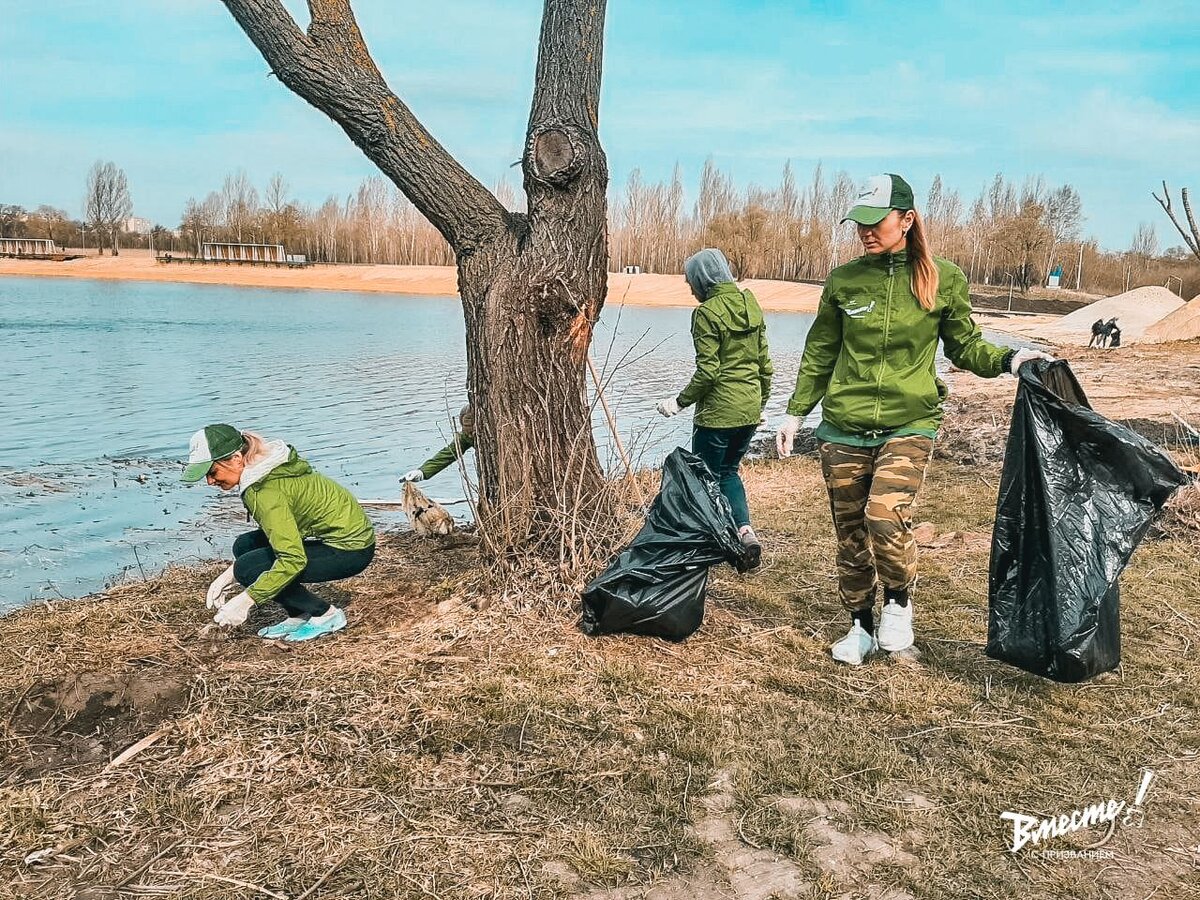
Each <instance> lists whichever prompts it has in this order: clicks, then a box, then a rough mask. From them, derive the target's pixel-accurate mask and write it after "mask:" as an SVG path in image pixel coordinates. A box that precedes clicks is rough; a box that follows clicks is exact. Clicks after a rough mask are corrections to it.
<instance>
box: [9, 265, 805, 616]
mask: <svg viewBox="0 0 1200 900" xmlns="http://www.w3.org/2000/svg"><path fill="white" fill-rule="evenodd" d="M688 317H689V311H688V310H686V309H644V308H632V307H628V308H624V309H621V308H616V307H613V308H609V309H607V310H606V311H605V313H604V316H603V319H602V321H601V323H600V325H599V327H598V329H597V331H596V340H595V344H594V347H593V354H594V356H595V358H596V362H597V365H598V366H600V367H603V366H604V365H605V361H606V359H607V360H608V364H609V365H610V366H611V365H613V364H614V363H615V362H616V361H617V360H618V359H620V358H621V357H622V356H624V355H626V354H627V353H629V354H630V358H629V361H627V363H626V364H625V365H623V366H621V367H620V368H619V369H618V371H617V373H616V375H615V377H614V378H613V381H612V385H611V388H610V389H609V391H608V393H609V401H610V404H611V405H612V407H613V409H614V411H615V413H616V415H617V416H618V418H619V420H620V422H621V427H622V430H623V431H624V433H625V438H626V440H627V442H628V443H630V444H631V445H633V446H634V447H635V452H637V453H639V454H640V455H641V458H642V460H643V461H644V462H645V463H646V464H653V463H657V462H659V461H661V459H662V458H663V456H665V454H666V453H667V452H668V451H669V450H670V448H671V447H673V446H675V445H676V444H678V443H686V442H687V440H688V434H689V427H690V416H687V415H682V416H679V417H677V418H675V419H672V420H669V421H668V420H665V419H662V418H661V417H660V416H658V415H657V414H656V413H655V412H654V401H656V400H657V399H659V398H661V397H664V396H670V395H672V394H674V393H676V392H677V391H678V390H679V389H681V388H682V387H683V385H684V384H685V383H686V379H687V378H688V376H689V375H690V372H691V352H692V350H691V342H690V339H689V337H688V321H689V319H688ZM809 321H810V317H808V316H802V315H771V316H769V327H770V332H771V338H772V347H773V351H774V357H775V362H776V366H777V369H778V371H779V372H780V376H779V385H780V389H779V390H778V391H776V392H775V397H774V400H773V403H772V406H771V408H772V410H773V411H774V412H776V413H782V411H783V406H784V405H785V403H786V397H787V394H788V391H787V390H786V389H785V382H787V381H789V380H790V379H791V378H793V377H794V375H795V371H796V366H797V365H798V363H799V356H800V351H801V349H802V347H803V343H804V336H805V334H806V333H807V330H808V323H809ZM610 345H611V351H610V349H609V348H610ZM0 383H3V385H4V391H3V396H2V399H0V611H2V610H3V609H6V608H12V607H15V606H20V605H23V604H25V603H28V602H30V601H31V600H35V599H38V598H47V597H57V596H65V597H72V596H80V595H83V594H86V593H90V592H93V591H96V590H100V589H102V588H104V587H105V586H107V585H110V584H112V583H115V582H118V581H120V580H122V579H125V578H141V577H142V573H143V572H145V573H147V574H149V573H152V572H154V571H156V570H159V569H161V568H163V567H164V566H165V565H167V564H170V563H173V562H189V561H191V562H194V561H196V560H198V559H208V558H212V557H226V556H228V552H229V544H230V541H231V539H232V537H233V536H234V535H235V534H236V533H238V532H239V531H241V530H245V529H246V528H247V527H248V526H247V525H246V522H245V516H244V511H243V510H242V507H241V503H240V501H239V500H238V499H237V497H236V496H234V495H221V494H219V493H218V492H216V491H215V490H214V489H212V488H209V487H207V486H206V485H198V486H194V487H188V486H184V485H182V484H180V482H179V472H180V464H181V461H182V460H183V458H184V457H185V456H186V455H187V443H188V438H189V437H190V435H191V434H192V432H193V431H195V430H196V429H197V428H199V427H201V426H203V425H204V424H206V423H208V422H216V421H228V422H230V423H232V424H234V425H237V426H239V427H241V428H244V429H253V430H256V431H258V432H260V433H262V434H264V435H266V436H268V437H276V438H282V439H284V440H286V441H288V442H289V443H291V444H293V445H294V446H295V447H296V448H297V449H298V450H299V451H300V453H301V454H302V455H303V456H304V457H306V458H307V459H308V460H309V461H310V462H312V463H313V465H314V466H316V467H317V468H318V469H319V470H321V471H323V472H325V473H326V474H328V475H330V476H332V477H333V478H335V479H337V480H339V481H341V482H342V483H343V484H345V485H347V486H348V487H350V488H351V490H352V491H354V493H355V494H356V495H357V496H358V497H360V498H363V499H397V498H398V497H399V494H400V491H399V485H398V480H397V479H398V477H399V475H400V474H401V473H403V472H405V471H407V470H408V469H410V468H414V467H416V466H417V465H419V464H420V463H421V462H423V461H424V460H425V459H426V458H427V457H428V456H429V455H430V454H431V453H432V452H433V451H435V450H437V449H439V448H440V447H442V446H444V445H445V443H446V441H447V439H448V437H449V434H450V432H449V424H448V411H454V412H457V410H458V409H459V407H460V406H461V404H462V403H463V402H464V399H465V384H466V364H465V359H464V350H463V326H462V312H461V309H460V306H459V303H458V301H457V299H454V298H446V297H405V296H393V295H384V294H356V293H332V292H327V291H320V292H318V291H294V290H272V289H257V288H235V287H215V286H208V285H186V284H158V283H137V282H106V281H88V280H76V279H49V278H28V279H27V278H0ZM599 415H600V414H599V412H598V413H597V426H598V427H597V429H596V435H597V439H598V443H600V445H601V453H602V458H603V459H605V460H606V461H607V462H608V463H609V464H610V466H611V467H612V468H615V466H613V465H612V464H613V463H615V462H616V460H615V459H614V458H613V453H612V450H611V446H610V444H611V442H610V441H609V440H608V433H607V429H606V427H605V426H604V424H603V420H602V419H601V418H600V417H599ZM426 487H427V491H428V493H429V494H430V495H431V496H434V497H437V498H439V499H443V500H456V499H461V498H462V488H461V486H460V483H459V476H458V471H457V469H456V468H453V467H452V468H451V469H448V470H447V471H446V472H444V473H443V474H442V475H440V476H438V477H437V478H435V479H432V480H431V481H430V482H428V484H427V485H426ZM450 509H451V510H452V511H453V512H454V513H455V514H456V515H460V516H465V515H466V514H467V507H466V506H465V505H456V506H452V507H450ZM370 515H371V516H372V518H373V519H374V520H375V521H376V523H377V524H378V525H380V526H382V527H385V528H386V527H402V525H403V515H402V514H401V513H399V512H390V511H378V510H372V511H371V512H370Z"/></svg>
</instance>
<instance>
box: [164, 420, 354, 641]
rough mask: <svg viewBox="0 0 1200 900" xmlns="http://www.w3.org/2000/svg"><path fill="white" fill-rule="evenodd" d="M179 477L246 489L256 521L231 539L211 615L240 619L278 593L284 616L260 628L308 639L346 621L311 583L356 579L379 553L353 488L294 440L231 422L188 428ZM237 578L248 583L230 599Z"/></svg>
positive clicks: (211, 592)
mask: <svg viewBox="0 0 1200 900" xmlns="http://www.w3.org/2000/svg"><path fill="white" fill-rule="evenodd" d="M183 480H184V481H185V482H188V483H194V482H197V481H200V480H205V481H207V482H208V483H209V484H210V485H212V486H214V487H218V488H220V489H221V490H226V491H230V490H233V489H235V488H236V489H238V490H240V491H241V495H242V504H243V505H244V506H245V507H246V511H247V512H248V513H249V514H250V516H251V517H252V518H253V519H254V521H255V522H256V523H257V524H258V529H257V530H255V531H250V532H247V533H246V534H243V535H240V536H239V537H238V538H237V539H236V540H235V541H234V542H233V557H234V561H233V564H232V565H231V566H229V568H227V569H226V570H225V571H224V572H222V573H221V574H220V575H219V576H218V577H217V578H216V580H215V581H213V583H212V585H210V587H209V589H208V594H207V596H206V598H205V602H206V604H207V606H208V608H209V609H216V610H217V613H216V616H215V617H214V619H213V621H215V622H216V623H217V624H218V625H241V624H242V623H243V622H245V621H246V617H247V616H248V615H249V613H250V610H251V609H252V608H253V607H254V606H255V604H258V603H266V602H268V601H270V600H274V601H275V602H276V603H278V604H279V605H280V606H282V607H283V608H284V609H285V610H286V611H287V614H288V615H287V618H286V619H284V620H283V621H282V622H280V623H278V624H276V625H271V626H268V627H266V628H263V629H261V630H260V631H259V632H258V634H259V637H262V638H266V639H268V640H275V639H283V640H285V641H290V642H296V641H309V640H312V639H314V638H318V637H321V636H322V635H326V634H332V633H333V632H335V631H340V630H341V629H343V628H345V627H346V614H345V613H344V612H342V611H341V610H340V609H338V608H337V607H336V606H333V605H332V604H330V603H326V602H325V601H324V600H322V599H321V598H320V597H318V596H316V595H315V594H313V593H312V592H311V591H310V590H308V588H306V587H305V584H312V583H314V582H323V581H340V580H341V579H343V578H350V577H351V576H353V575H357V574H359V573H360V572H362V571H363V570H364V569H366V567H367V566H368V565H369V564H370V562H371V560H372V558H373V557H374V555H375V529H374V528H373V527H372V526H371V523H370V521H369V520H368V519H367V515H366V513H365V512H363V508H362V507H361V506H360V505H359V503H358V501H357V500H355V499H354V496H353V495H352V494H351V493H350V492H349V491H348V490H346V489H345V488H344V487H342V486H341V485H340V484H338V483H337V482H336V481H333V480H332V479H330V478H326V477H325V476H324V475H321V474H320V473H318V472H315V471H313V468H312V466H310V465H309V464H308V463H307V462H305V461H304V460H303V459H301V458H300V456H299V455H298V454H297V453H296V450H295V448H294V447H291V446H289V445H288V444H285V443H284V442H283V441H265V440H263V439H262V438H261V437H259V436H258V435H256V434H254V433H253V432H250V431H246V432H242V431H239V430H238V429H236V428H234V427H233V426H232V425H209V426H207V427H205V428H202V429H200V430H199V431H197V432H196V433H195V434H194V435H192V441H191V448H190V452H189V454H188V465H187V468H186V469H184V472H183ZM234 582H237V583H238V584H240V585H242V586H243V587H244V590H243V591H242V592H241V593H240V594H238V595H237V596H235V597H234V598H232V599H231V600H228V601H226V600H225V594H226V592H227V591H228V590H229V589H230V588H231V587H232V585H233V584H234Z"/></svg>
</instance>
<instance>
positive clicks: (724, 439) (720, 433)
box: [658, 249, 774, 568]
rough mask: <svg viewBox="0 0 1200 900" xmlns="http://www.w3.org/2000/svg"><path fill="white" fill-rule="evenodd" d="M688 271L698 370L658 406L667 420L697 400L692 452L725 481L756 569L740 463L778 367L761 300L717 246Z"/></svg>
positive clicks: (757, 550) (757, 549) (758, 548)
mask: <svg viewBox="0 0 1200 900" xmlns="http://www.w3.org/2000/svg"><path fill="white" fill-rule="evenodd" d="M683 271H684V277H685V278H686V279H687V283H688V286H689V287H690V288H691V289H692V295H693V296H695V298H696V299H697V300H698V301H699V303H700V305H699V306H697V307H696V309H695V311H694V312H693V313H692V342H693V344H694V345H695V349H696V371H695V374H693V375H692V379H691V381H689V382H688V385H687V387H685V388H684V389H683V391H682V392H681V393H679V394H678V395H677V396H675V397H668V398H666V399H665V400H660V401H659V403H658V411H659V413H661V414H662V415H664V416H667V417H670V416H674V415H676V414H678V413H679V411H680V410H682V409H686V408H687V407H689V406H692V405H693V404H694V405H695V407H696V412H695V415H694V417H693V419H692V452H693V453H695V454H696V455H697V456H699V457H700V458H701V459H702V460H703V461H704V464H705V465H707V466H708V468H709V470H710V471H711V472H712V473H713V475H714V476H715V477H716V478H717V480H718V482H719V483H720V485H721V493H722V494H724V495H725V498H726V499H727V500H728V501H729V505H730V508H731V509H732V510H733V519H734V522H735V523H736V524H737V526H738V537H739V538H740V539H741V542H742V545H743V546H744V547H745V548H746V558H747V562H748V564H749V565H750V567H751V568H754V567H755V566H757V565H758V563H759V559H760V557H761V556H762V545H761V544H760V543H759V540H758V536H757V535H756V534H755V533H754V529H753V528H752V527H751V526H750V507H749V505H748V504H747V503H746V488H745V486H744V485H743V484H742V477H741V475H740V474H738V468H739V467H740V466H741V463H742V457H744V456H745V455H746V451H747V450H749V449H750V441H751V440H752V439H753V437H754V433H755V431H757V430H758V426H759V423H760V422H761V421H762V415H763V409H764V408H765V407H766V405H767V398H768V397H770V395H771V376H772V374H773V373H774V369H772V367H771V357H770V354H769V353H768V352H767V326H766V322H765V321H764V320H763V314H762V309H760V308H759V305H758V301H757V300H756V299H755V298H754V295H753V294H752V293H750V291H743V290H741V289H739V288H738V286H737V284H735V283H734V280H733V272H732V271H731V270H730V268H729V262H728V260H726V259H725V254H723V253H722V252H721V251H720V250H712V249H705V250H701V251H700V252H699V253H695V254H693V255H692V256H690V257H688V259H687V260H686V261H685V262H684V265H683Z"/></svg>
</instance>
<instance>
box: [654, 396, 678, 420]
mask: <svg viewBox="0 0 1200 900" xmlns="http://www.w3.org/2000/svg"><path fill="white" fill-rule="evenodd" d="M658 414H659V415H660V416H665V417H666V418H668V419H669V418H671V416H677V415H679V403H678V402H676V400H675V398H674V397H668V398H667V399H666V400H659V401H658Z"/></svg>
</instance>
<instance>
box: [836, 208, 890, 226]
mask: <svg viewBox="0 0 1200 900" xmlns="http://www.w3.org/2000/svg"><path fill="white" fill-rule="evenodd" d="M891 211H892V208H891V207H890V206H885V207H883V208H880V207H878V206H856V207H854V209H852V210H850V212H848V213H846V218H844V219H842V221H843V222H857V223H858V224H859V225H878V224H879V223H880V222H882V221H883V220H884V219H886V218H887V214H888V213H890V212H891Z"/></svg>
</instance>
